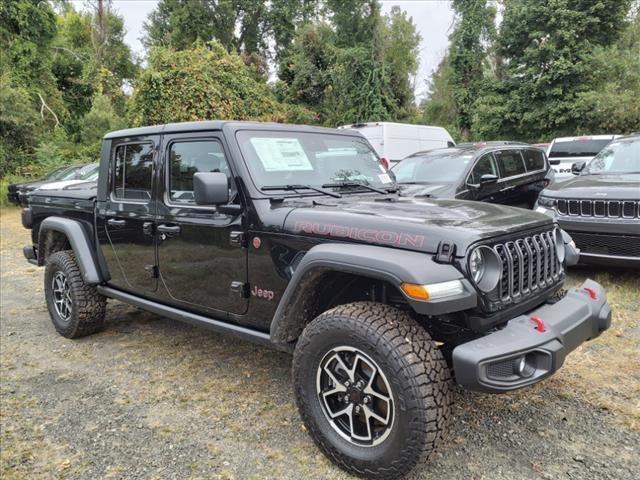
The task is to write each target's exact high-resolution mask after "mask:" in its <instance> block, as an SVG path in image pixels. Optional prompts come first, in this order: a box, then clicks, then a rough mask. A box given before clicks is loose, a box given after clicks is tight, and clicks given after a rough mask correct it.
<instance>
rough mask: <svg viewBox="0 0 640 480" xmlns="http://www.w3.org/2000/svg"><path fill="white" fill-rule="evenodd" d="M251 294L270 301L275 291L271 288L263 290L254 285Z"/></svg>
mask: <svg viewBox="0 0 640 480" xmlns="http://www.w3.org/2000/svg"><path fill="white" fill-rule="evenodd" d="M251 296H252V297H258V298H264V299H265V300H269V301H271V300H273V299H274V297H275V296H276V292H274V291H273V290H265V289H263V288H260V287H258V286H257V285H254V287H253V288H252V289H251Z"/></svg>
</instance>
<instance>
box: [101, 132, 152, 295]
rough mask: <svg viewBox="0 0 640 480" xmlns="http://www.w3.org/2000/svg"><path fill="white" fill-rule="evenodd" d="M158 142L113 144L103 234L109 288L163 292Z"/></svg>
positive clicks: (143, 140)
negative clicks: (158, 226) (157, 234)
mask: <svg viewBox="0 0 640 480" xmlns="http://www.w3.org/2000/svg"><path fill="white" fill-rule="evenodd" d="M157 140H158V137H157V136H150V137H135V138H127V139H118V140H113V143H112V146H111V154H110V155H111V157H110V159H111V162H110V169H109V192H108V196H107V200H106V203H105V209H104V212H103V214H101V215H99V222H101V223H102V225H98V230H99V231H104V232H105V233H106V235H104V236H101V237H102V238H101V243H103V248H102V251H103V254H104V257H105V260H106V262H107V266H108V267H109V272H110V274H111V279H110V281H109V283H111V284H113V285H115V286H117V287H120V288H122V289H125V290H132V291H134V292H144V291H147V292H154V291H155V290H156V288H157V269H156V265H157V262H156V241H155V236H154V228H155V217H156V206H155V201H154V200H153V198H154V197H153V195H154V192H153V190H154V188H153V184H154V178H155V175H154V172H155V162H154V156H155V152H156V144H157Z"/></svg>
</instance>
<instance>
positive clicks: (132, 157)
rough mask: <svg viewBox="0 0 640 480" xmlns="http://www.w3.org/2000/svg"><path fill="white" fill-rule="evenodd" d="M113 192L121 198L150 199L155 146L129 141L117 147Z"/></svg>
mask: <svg viewBox="0 0 640 480" xmlns="http://www.w3.org/2000/svg"><path fill="white" fill-rule="evenodd" d="M114 160H115V161H114V168H113V170H114V172H113V193H114V196H115V198H117V199H120V200H145V201H146V200H150V199H151V178H152V177H151V176H152V174H153V147H152V145H151V144H150V143H129V144H126V145H118V146H117V147H116V152H115V159H114Z"/></svg>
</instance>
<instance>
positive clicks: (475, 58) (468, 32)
mask: <svg viewBox="0 0 640 480" xmlns="http://www.w3.org/2000/svg"><path fill="white" fill-rule="evenodd" d="M453 8H454V9H455V11H456V13H457V16H458V18H457V25H456V28H455V30H454V31H453V34H452V35H451V45H450V47H449V54H448V55H449V59H448V61H449V63H450V66H451V72H450V77H449V78H450V81H451V91H452V95H453V98H454V101H455V107H456V111H457V124H458V129H459V131H460V133H461V136H462V138H463V139H464V140H468V139H469V136H470V134H471V123H472V114H473V110H474V107H473V105H474V102H475V101H476V99H477V97H478V96H479V94H480V91H481V89H482V87H483V84H484V70H485V62H486V58H487V49H488V45H489V42H490V41H491V39H492V37H493V35H494V30H495V29H494V23H493V22H494V17H495V9H494V8H493V7H489V6H488V5H487V0H454V2H453Z"/></svg>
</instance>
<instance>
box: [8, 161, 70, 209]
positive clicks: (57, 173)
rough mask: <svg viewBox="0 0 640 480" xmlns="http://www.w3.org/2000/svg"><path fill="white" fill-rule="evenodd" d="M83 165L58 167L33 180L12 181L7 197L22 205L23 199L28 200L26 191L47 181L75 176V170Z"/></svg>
mask: <svg viewBox="0 0 640 480" xmlns="http://www.w3.org/2000/svg"><path fill="white" fill-rule="evenodd" d="M81 167H82V165H65V166H64V167H59V168H56V169H55V170H53V171H51V172H49V173H48V174H47V175H45V176H44V177H42V178H39V179H37V180H33V181H31V182H23V183H12V184H11V185H9V187H8V188H7V199H8V200H9V202H10V203H13V204H15V205H22V204H23V200H26V193H27V192H30V191H32V190H35V189H36V188H38V187H39V186H41V185H44V184H45V183H47V182H55V181H58V180H63V179H66V178H70V177H73V175H74V174H75V172H76V171H77V170H78V169H79V168H81Z"/></svg>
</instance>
